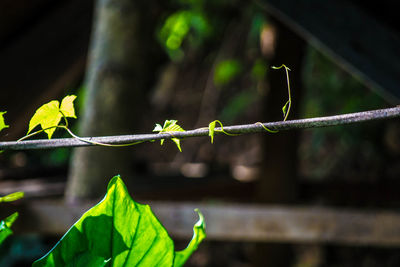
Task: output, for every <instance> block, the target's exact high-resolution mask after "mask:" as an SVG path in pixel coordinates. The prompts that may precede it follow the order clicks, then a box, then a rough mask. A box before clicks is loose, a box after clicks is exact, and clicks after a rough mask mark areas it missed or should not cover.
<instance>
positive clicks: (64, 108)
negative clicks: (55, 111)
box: [60, 95, 76, 119]
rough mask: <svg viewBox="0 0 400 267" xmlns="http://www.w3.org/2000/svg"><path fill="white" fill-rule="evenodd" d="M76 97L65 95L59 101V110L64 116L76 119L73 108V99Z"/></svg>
mask: <svg viewBox="0 0 400 267" xmlns="http://www.w3.org/2000/svg"><path fill="white" fill-rule="evenodd" d="M75 99H76V95H67V96H66V97H64V98H63V100H62V101H61V106H60V111H61V112H62V114H64V116H65V117H70V118H74V119H76V115H75V108H74V100H75Z"/></svg>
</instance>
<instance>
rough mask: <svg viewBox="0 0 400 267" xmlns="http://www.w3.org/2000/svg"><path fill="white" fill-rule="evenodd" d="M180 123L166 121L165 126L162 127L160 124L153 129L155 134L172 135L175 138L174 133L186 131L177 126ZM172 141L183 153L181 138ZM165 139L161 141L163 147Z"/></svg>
mask: <svg viewBox="0 0 400 267" xmlns="http://www.w3.org/2000/svg"><path fill="white" fill-rule="evenodd" d="M177 122H178V121H177V120H165V122H164V126H162V127H161V125H160V124H158V123H157V124H156V126H155V127H154V129H153V132H158V133H167V132H169V133H171V136H173V132H184V131H185V130H184V129H183V128H182V127H181V126H179V125H178V124H176V123H177ZM171 140H172V141H173V142H174V143H175V145H176V146H177V147H178V149H179V151H180V152H182V148H181V140H180V139H179V138H171ZM163 143H164V139H161V140H160V144H161V145H163Z"/></svg>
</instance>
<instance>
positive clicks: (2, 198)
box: [0, 192, 24, 202]
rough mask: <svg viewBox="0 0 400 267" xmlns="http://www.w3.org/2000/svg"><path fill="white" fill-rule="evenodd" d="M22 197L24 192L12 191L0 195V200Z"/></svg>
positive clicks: (7, 200)
mask: <svg viewBox="0 0 400 267" xmlns="http://www.w3.org/2000/svg"><path fill="white" fill-rule="evenodd" d="M23 197H24V192H14V193H11V194H9V195H6V196H4V197H0V202H11V201H15V200H18V199H20V198H23Z"/></svg>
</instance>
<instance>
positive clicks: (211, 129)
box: [208, 120, 238, 143]
mask: <svg viewBox="0 0 400 267" xmlns="http://www.w3.org/2000/svg"><path fill="white" fill-rule="evenodd" d="M217 123H218V124H219V126H220V127H221V130H217V131H218V132H221V133H224V134H226V135H229V136H236V135H238V134H231V133H227V132H225V131H224V126H223V125H222V122H220V121H219V120H215V121H212V122H210V123H209V124H208V136H209V137H210V138H211V143H213V142H214V135H215V131H216V130H215V126H216V124H217Z"/></svg>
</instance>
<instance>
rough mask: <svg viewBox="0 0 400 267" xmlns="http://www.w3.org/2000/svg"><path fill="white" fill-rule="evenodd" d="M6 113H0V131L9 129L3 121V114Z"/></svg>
mask: <svg viewBox="0 0 400 267" xmlns="http://www.w3.org/2000/svg"><path fill="white" fill-rule="evenodd" d="M6 113H7V111H0V131H1V130H3V129H5V128H8V127H9V125H7V124H6V122H5V120H4V114H6Z"/></svg>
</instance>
